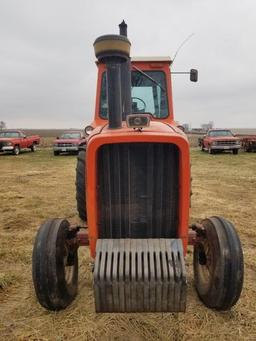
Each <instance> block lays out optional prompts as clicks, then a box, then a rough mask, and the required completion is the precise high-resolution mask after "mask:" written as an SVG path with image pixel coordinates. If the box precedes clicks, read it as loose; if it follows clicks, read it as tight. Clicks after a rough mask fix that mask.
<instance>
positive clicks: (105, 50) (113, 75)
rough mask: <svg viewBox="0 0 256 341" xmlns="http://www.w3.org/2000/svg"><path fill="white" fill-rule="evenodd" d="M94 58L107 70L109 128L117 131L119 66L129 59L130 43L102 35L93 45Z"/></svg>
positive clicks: (119, 121) (120, 109) (120, 108)
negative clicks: (104, 65)
mask: <svg viewBox="0 0 256 341" xmlns="http://www.w3.org/2000/svg"><path fill="white" fill-rule="evenodd" d="M93 46H94V50H95V56H96V58H97V59H98V60H99V62H100V63H105V64H106V68H107V97H108V119H109V128H110V129H118V128H121V126H122V116H123V103H124V102H123V101H122V96H123V95H122V81H121V73H122V72H121V66H122V64H124V63H126V62H127V61H128V60H129V57H130V46H131V43H130V41H129V40H128V39H127V37H125V36H123V35H104V36H100V37H99V38H97V39H96V40H95V42H94V44H93Z"/></svg>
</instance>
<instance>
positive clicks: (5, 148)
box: [0, 146, 14, 152]
mask: <svg viewBox="0 0 256 341" xmlns="http://www.w3.org/2000/svg"><path fill="white" fill-rule="evenodd" d="M13 149H14V146H3V147H2V148H1V149H0V152H10V151H12V150H13Z"/></svg>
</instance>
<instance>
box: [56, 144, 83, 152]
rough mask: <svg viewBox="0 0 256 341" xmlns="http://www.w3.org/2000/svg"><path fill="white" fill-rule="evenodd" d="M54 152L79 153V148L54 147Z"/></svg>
mask: <svg viewBox="0 0 256 341" xmlns="http://www.w3.org/2000/svg"><path fill="white" fill-rule="evenodd" d="M53 150H54V151H55V152H63V153H64V152H78V150H79V149H78V146H68V147H57V146H54V147H53Z"/></svg>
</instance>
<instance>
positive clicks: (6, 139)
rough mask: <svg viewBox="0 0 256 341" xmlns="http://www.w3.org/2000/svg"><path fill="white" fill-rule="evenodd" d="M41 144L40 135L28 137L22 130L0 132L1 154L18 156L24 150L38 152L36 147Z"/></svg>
mask: <svg viewBox="0 0 256 341" xmlns="http://www.w3.org/2000/svg"><path fill="white" fill-rule="evenodd" d="M39 144H40V137H39V136H38V135H34V136H26V134H25V133H24V132H23V131H21V130H1V131H0V152H11V153H12V154H14V155H18V154H19V153H20V151H21V150H23V149H30V150H31V151H32V152H35V151H36V146H37V145H39Z"/></svg>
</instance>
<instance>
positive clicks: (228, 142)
mask: <svg viewBox="0 0 256 341" xmlns="http://www.w3.org/2000/svg"><path fill="white" fill-rule="evenodd" d="M235 144H236V141H217V145H218V146H232V145H235Z"/></svg>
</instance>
